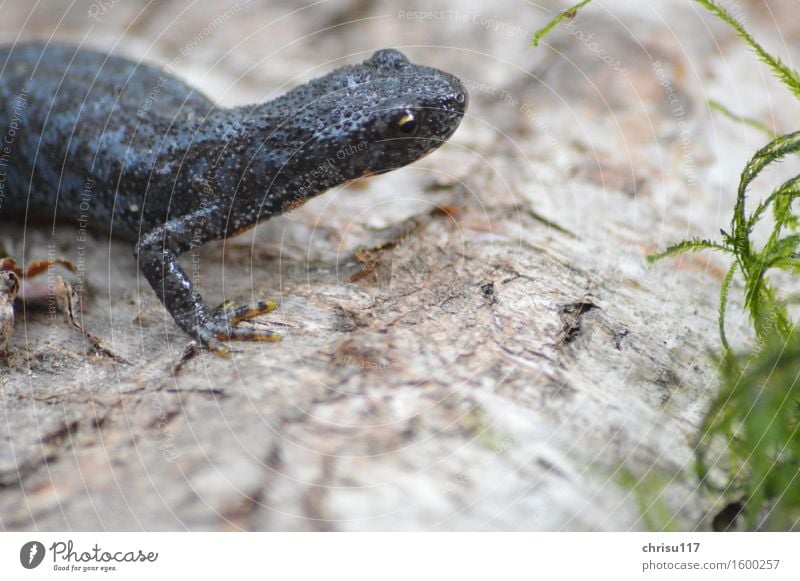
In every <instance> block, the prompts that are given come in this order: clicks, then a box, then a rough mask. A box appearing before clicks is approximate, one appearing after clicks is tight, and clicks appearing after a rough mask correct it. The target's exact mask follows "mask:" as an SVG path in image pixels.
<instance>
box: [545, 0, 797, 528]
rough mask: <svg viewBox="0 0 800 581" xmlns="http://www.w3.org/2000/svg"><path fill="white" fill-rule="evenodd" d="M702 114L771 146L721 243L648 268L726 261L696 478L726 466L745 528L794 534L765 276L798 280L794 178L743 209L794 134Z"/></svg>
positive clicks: (790, 452)
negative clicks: (744, 321)
mask: <svg viewBox="0 0 800 581" xmlns="http://www.w3.org/2000/svg"><path fill="white" fill-rule="evenodd" d="M695 1H696V2H697V3H698V4H700V5H701V6H703V7H704V8H706V9H707V10H709V11H710V12H711V13H713V14H714V15H716V16H717V17H718V18H719V19H720V20H722V21H723V22H725V23H727V24H728V25H730V26H731V27H732V28H733V30H734V31H735V32H736V34H737V35H739V36H740V37H741V38H742V39H744V41H745V42H746V43H747V44H748V45H749V47H750V48H751V49H752V50H753V52H754V53H755V54H756V55H757V56H758V58H759V59H760V60H761V61H762V62H764V63H766V65H767V66H768V67H769V68H770V69H771V71H772V72H773V74H774V75H775V77H776V78H777V79H779V80H780V81H781V82H782V83H783V84H784V85H785V86H786V88H787V89H788V90H789V91H790V92H791V93H792V94H793V95H794V96H795V97H796V98H797V99H798V100H800V75H798V73H797V72H796V71H794V70H793V69H791V68H789V67H788V66H786V65H785V64H784V63H783V62H782V61H781V60H780V59H779V58H777V57H775V56H774V55H772V54H770V53H769V52H767V51H766V50H765V49H764V48H763V47H762V46H761V44H760V43H758V42H757V41H756V39H755V38H753V36H751V35H750V33H749V32H748V31H747V30H746V29H745V28H744V26H743V25H742V24H741V23H740V22H739V21H738V20H736V19H735V18H734V17H733V16H732V15H731V14H730V13H729V12H728V11H727V10H726V9H725V8H723V7H722V6H720V5H719V4H717V3H716V2H714V1H712V0H695ZM588 3H589V0H586V1H584V2H580V3H579V4H576V5H575V6H573V7H572V8H570V9H569V10H567V11H565V12H563V13H561V14H560V15H559V16H558V17H557V18H556V19H554V20H553V21H552V22H550V23H549V24H548V25H547V26H545V27H544V28H543V29H541V30H540V31H539V32H537V33H536V35H535V37H534V44H538V42H539V41H540V40H541V38H542V37H544V36H545V35H546V34H548V33H549V32H551V31H552V30H553V28H555V26H556V25H557V24H558V23H559V22H561V21H562V20H563V19H564V18H571V17H574V15H575V14H576V12H577V10H579V9H581V8H583V7H584V6H585V5H587V4H588ZM710 106H711V107H712V108H713V109H716V110H718V111H721V112H722V113H723V114H725V115H727V116H729V117H731V118H734V119H736V120H737V121H740V122H743V123H747V124H749V125H751V126H753V127H756V128H758V129H760V130H762V131H764V132H765V133H767V135H768V136H769V138H770V139H771V141H770V142H769V143H767V144H766V145H765V146H764V147H762V148H761V149H760V150H758V151H757V152H756V153H755V154H754V155H753V156H752V157H751V158H750V161H748V163H747V165H745V167H744V169H743V170H742V172H741V176H740V179H739V187H738V188H737V191H736V205H735V208H734V212H733V216H732V218H731V224H730V228H729V229H728V230H727V231H725V230H723V231H722V232H721V240H719V241H712V240H701V239H692V240H685V241H683V242H679V243H677V244H674V245H672V246H670V247H669V248H667V249H666V250H664V251H663V252H660V253H658V254H655V255H653V256H650V257H648V260H649V261H650V262H651V263H652V262H655V261H657V260H660V259H662V258H665V257H667V256H674V255H677V254H681V253H684V252H696V251H706V250H709V251H716V252H720V253H722V254H724V255H726V256H728V257H730V259H731V264H730V267H729V269H728V273H727V275H726V277H725V279H724V281H723V283H722V286H721V288H720V305H719V333H720V341H721V344H722V365H721V370H722V371H721V387H720V391H719V393H718V394H717V396H716V397H715V399H714V401H713V402H712V405H711V406H710V409H709V411H708V413H707V415H706V417H705V421H704V422H703V428H702V433H701V435H700V437H699V441H698V446H697V450H698V452H697V473H698V475H699V477H700V478H701V482H702V483H703V484H704V485H706V486H711V483H710V478H709V475H710V469H711V467H712V466H716V465H717V464H719V463H720V462H722V461H724V462H725V472H726V476H727V478H726V482H725V485H724V487H723V488H722V491H723V492H724V493H725V494H726V495H730V496H731V497H732V499H733V500H734V501H737V502H738V501H741V502H742V503H743V505H744V515H745V518H746V521H747V523H748V525H749V527H750V528H756V527H758V528H769V529H774V530H785V529H787V528H797V527H798V526H800V434H799V433H798V425H800V387H798V378H800V333H799V332H798V331H796V330H795V325H794V322H793V321H792V319H791V317H790V315H789V311H788V305H787V299H786V298H784V297H783V296H782V294H781V293H780V291H779V289H777V288H775V287H774V286H773V284H772V282H771V280H770V278H769V274H770V273H771V272H773V271H775V270H782V271H785V272H788V273H790V274H792V275H796V274H798V273H800V234H797V230H798V226H799V225H800V217H798V214H797V213H796V212H795V210H794V207H793V206H794V202H795V200H796V199H797V198H798V197H800V175H798V176H795V177H793V178H791V179H789V180H787V181H785V182H784V183H783V184H781V185H780V186H778V187H777V188H775V189H774V190H773V191H772V192H770V193H768V194H767V195H766V196H764V197H763V200H762V201H760V202H759V203H758V204H756V205H755V207H754V208H753V209H752V210H749V209H748V205H747V198H748V195H749V194H750V187H751V185H752V184H753V181H754V180H755V178H756V177H757V176H758V175H759V174H760V173H761V172H762V171H763V170H764V169H766V168H767V167H769V166H771V165H773V164H776V163H779V162H780V161H782V160H783V159H784V158H786V157H788V156H790V155H795V154H798V153H800V131H797V132H794V133H789V134H786V135H776V134H774V132H772V131H771V130H770V129H768V128H767V127H766V126H765V125H763V124H762V123H760V122H758V121H754V120H751V119H747V118H743V117H737V116H735V115H733V114H732V113H730V111H728V110H727V109H726V108H725V107H724V106H722V105H720V104H719V103H716V102H711V103H710ZM765 221H769V222H770V224H771V230H770V234H769V237H768V239H767V241H766V242H765V243H764V244H762V245H757V244H756V243H755V241H754V240H753V239H752V238H751V233H752V232H753V229H754V228H755V226H756V225H757V224H761V223H764V222H765ZM737 276H738V277H740V278H741V279H742V282H743V283H744V306H745V308H746V309H747V312H748V314H749V316H750V322H751V324H752V326H753V331H754V333H755V337H756V345H757V347H756V348H755V349H753V350H752V351H750V352H745V353H739V354H734V353H733V352H732V350H731V347H730V345H729V343H728V340H727V337H726V334H725V315H726V311H727V302H728V295H729V292H730V289H731V286H732V283H733V281H734V278H735V277H737ZM710 450H722V456H723V457H724V458H723V457H717V458H716V459H715V460H714V462H709V461H708V459H707V458H708V457H709V455H710ZM637 486H638V484H637ZM662 516H664V515H662ZM654 528H658V527H657V526H656V527H654Z"/></svg>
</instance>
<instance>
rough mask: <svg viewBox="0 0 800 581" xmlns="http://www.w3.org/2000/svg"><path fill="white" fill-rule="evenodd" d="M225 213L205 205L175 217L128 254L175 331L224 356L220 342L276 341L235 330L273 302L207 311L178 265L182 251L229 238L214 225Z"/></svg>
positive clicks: (272, 336)
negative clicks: (181, 332)
mask: <svg viewBox="0 0 800 581" xmlns="http://www.w3.org/2000/svg"><path fill="white" fill-rule="evenodd" d="M227 214H228V213H227V212H225V211H223V210H221V209H220V208H217V207H216V206H209V207H207V208H204V209H202V210H199V211H197V212H194V213H192V214H187V215H186V216H182V217H180V218H175V219H174V220H170V221H169V222H167V223H166V224H164V225H162V226H159V227H157V228H155V229H153V230H151V231H149V232H148V233H146V234H145V235H144V236H142V237H141V238H140V239H139V242H138V243H137V244H136V248H135V250H134V254H135V256H136V258H137V260H138V264H139V270H141V272H142V274H144V276H145V278H146V279H147V281H148V282H149V283H150V286H151V287H153V290H154V291H155V293H156V295H158V298H159V299H161V302H162V303H163V304H164V307H166V309H167V311H168V312H169V314H170V315H172V317H173V318H174V319H175V322H176V323H177V324H178V326H179V327H180V328H181V329H183V330H184V331H186V332H187V333H188V334H189V335H191V336H192V337H194V338H195V339H197V340H198V341H200V343H201V344H203V345H205V346H207V347H208V348H209V349H210V350H212V351H214V352H215V353H217V354H219V355H227V354H228V353H229V350H228V348H227V347H226V346H225V345H224V344H223V343H222V341H227V340H243V341H278V340H280V335H278V334H277V333H272V332H270V331H265V330H259V329H254V328H250V327H237V326H236V325H238V324H239V323H240V322H242V321H246V320H248V319H252V318H253V317H257V316H258V315H261V314H264V313H269V312H271V311H273V310H274V309H275V307H276V305H275V303H274V302H272V301H261V302H259V303H256V304H255V305H245V306H242V307H235V306H231V305H230V304H229V303H225V304H224V305H222V306H221V307H220V308H218V309H216V310H210V309H209V308H208V307H207V306H206V304H205V302H203V297H202V296H201V295H200V293H199V292H198V291H197V289H196V288H195V287H194V284H192V281H191V280H190V279H189V277H188V276H187V275H186V272H185V271H184V270H183V268H181V266H180V264H178V256H180V255H181V254H183V253H184V252H186V251H188V250H191V249H192V248H196V247H198V246H201V245H203V244H205V243H206V242H210V241H211V240H218V239H220V238H224V237H225V236H227V235H229V234H230V233H231V232H229V231H228V228H227V227H226V225H225V224H221V223H219V222H220V220H221V219H225V218H226V217H227Z"/></svg>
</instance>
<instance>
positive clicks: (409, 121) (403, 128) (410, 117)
mask: <svg viewBox="0 0 800 581" xmlns="http://www.w3.org/2000/svg"><path fill="white" fill-rule="evenodd" d="M419 125H420V119H419V114H418V113H416V112H414V111H411V110H410V109H404V110H403V111H400V112H399V113H398V114H396V115H395V117H394V119H393V120H392V123H391V129H392V133H394V134H395V136H397V137H413V136H414V135H416V133H417V131H418V130H419Z"/></svg>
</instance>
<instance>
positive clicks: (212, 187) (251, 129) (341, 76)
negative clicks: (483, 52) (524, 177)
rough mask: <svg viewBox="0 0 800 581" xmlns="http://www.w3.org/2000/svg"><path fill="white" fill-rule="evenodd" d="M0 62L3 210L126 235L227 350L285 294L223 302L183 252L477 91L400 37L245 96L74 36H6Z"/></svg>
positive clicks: (411, 155)
mask: <svg viewBox="0 0 800 581" xmlns="http://www.w3.org/2000/svg"><path fill="white" fill-rule="evenodd" d="M0 67H2V68H1V69H0V130H3V129H8V130H9V131H7V132H6V135H5V137H6V139H5V140H4V143H2V144H0V171H2V172H4V175H3V176H2V177H3V178H4V179H3V181H2V189H0V222H2V221H7V220H15V221H32V220H33V219H39V220H41V219H45V220H48V221H50V222H55V221H58V222H73V223H76V224H78V225H79V226H81V227H89V228H91V229H94V230H101V231H108V232H110V233H111V235H112V236H114V237H116V238H120V239H124V240H129V241H130V242H131V243H132V246H133V249H134V253H135V256H136V257H137V259H138V265H139V269H140V270H141V272H142V274H143V275H144V276H145V278H146V279H147V281H148V282H149V283H150V285H151V286H152V288H153V290H154V291H155V293H156V295H158V297H159V299H161V301H162V302H163V304H164V306H165V307H166V309H167V311H168V312H169V313H170V314H171V315H172V317H173V318H174V319H175V322H176V323H177V324H178V326H179V327H181V328H182V329H183V330H184V331H185V332H187V333H188V334H189V335H191V336H192V337H194V338H195V339H197V340H199V341H200V342H201V343H203V344H204V345H206V346H208V347H210V348H211V349H212V350H214V351H217V352H219V353H226V352H227V347H226V346H225V345H224V344H223V343H222V341H225V340H229V339H243V340H276V339H277V338H278V336H277V335H275V334H274V333H271V332H267V331H262V330H256V329H252V328H249V327H237V324H238V323H239V322H241V321H242V320H247V319H249V318H252V317H255V316H257V315H259V314H262V313H264V312H268V311H270V310H272V309H273V308H274V307H275V306H274V304H273V303H268V302H262V303H259V304H257V305H253V306H249V307H244V308H239V309H238V310H237V309H236V308H231V307H230V306H227V307H224V308H220V309H219V310H217V311H212V310H211V309H209V308H208V307H207V306H206V304H205V303H204V302H203V299H202V297H201V295H200V293H199V292H198V290H197V289H196V288H195V287H194V285H193V284H192V281H191V280H190V278H189V277H188V276H187V274H186V273H185V272H184V270H183V269H182V268H181V266H180V265H179V264H178V262H177V258H178V256H179V255H181V254H182V253H184V252H187V251H188V250H191V249H193V248H196V247H198V246H201V245H203V244H205V243H206V242H209V241H212V240H218V239H222V238H226V237H228V236H232V235H234V234H236V233H239V232H242V231H244V230H247V229H249V228H251V227H252V226H254V225H255V224H257V223H259V222H261V221H263V220H266V219H268V218H270V217H272V216H276V215H279V214H281V213H283V212H286V211H289V210H292V209H294V208H296V207H298V206H299V205H302V204H303V203H304V202H305V201H306V200H308V199H309V198H312V197H314V196H317V195H319V194H321V193H323V192H325V191H326V190H328V189H330V188H332V187H335V186H338V185H340V184H343V183H346V182H348V181H350V180H353V179H356V178H359V177H363V176H366V175H374V174H380V173H384V172H387V171H391V170H393V169H397V168H400V167H403V166H405V165H408V164H410V163H412V162H414V161H416V160H417V159H419V158H421V157H423V156H424V155H426V154H428V153H430V152H431V151H433V150H434V149H436V148H438V147H439V146H440V145H442V143H444V142H445V141H446V140H447V139H448V138H449V137H450V136H451V135H452V134H453V132H454V131H455V130H456V128H457V127H458V125H459V123H460V122H461V119H462V117H463V115H464V112H465V110H466V107H467V100H468V99H467V91H466V89H465V88H464V86H463V85H462V83H461V82H460V81H459V80H458V79H457V78H456V77H454V76H453V75H450V74H448V73H445V72H442V71H440V70H437V69H434V68H430V67H425V66H419V65H415V64H412V63H410V62H409V61H408V59H407V58H406V57H405V56H404V55H403V54H402V53H400V52H398V51H396V50H392V49H386V50H381V51H378V52H376V53H374V54H373V55H372V56H371V57H370V58H369V59H367V60H365V61H364V62H363V63H361V64H357V65H348V66H344V67H341V68H339V69H336V70H334V71H332V72H331V73H328V74H327V75H325V76H323V77H320V78H317V79H315V80H312V81H310V82H308V83H306V84H304V85H301V86H298V87H297V88H295V89H292V90H291V91H289V92H288V93H286V94H284V95H283V96H281V97H278V98H276V99H274V100H272V101H268V102H266V103H263V104H257V105H250V106H240V107H233V108H226V107H221V106H218V105H216V104H214V103H213V102H212V101H211V100H210V99H209V98H208V97H206V96H205V95H203V94H202V93H200V92H199V91H198V90H197V89H194V88H193V87H191V86H189V85H188V84H186V83H184V82H183V81H181V80H179V79H178V78H176V77H174V76H172V75H170V74H169V73H168V72H166V71H165V70H164V69H161V68H159V67H156V66H153V65H149V64H142V63H136V62H133V61H131V60H128V59H125V58H122V57H119V56H114V55H107V54H103V53H100V52H95V51H91V50H87V49H78V48H76V47H74V46H70V45H60V44H54V45H44V44H20V45H16V46H13V47H10V46H9V47H4V48H0ZM9 133H13V135H12V136H11V137H12V138H11V139H10V141H11V143H8V141H9V139H8V136H9ZM3 147H6V149H3Z"/></svg>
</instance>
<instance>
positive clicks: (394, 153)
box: [273, 49, 468, 195]
mask: <svg viewBox="0 0 800 581" xmlns="http://www.w3.org/2000/svg"><path fill="white" fill-rule="evenodd" d="M467 101H468V96H467V90H466V88H465V87H464V85H463V84H462V83H461V81H460V80H459V79H458V78H456V77H455V76H453V75H451V74H448V73H445V72H443V71H440V70H438V69H434V68H431V67H425V66H419V65H415V64H412V63H411V62H409V60H408V59H407V58H406V57H405V56H404V55H403V54H402V53H400V52H399V51H396V50H393V49H385V50H379V51H378V52H376V53H374V54H373V55H372V56H371V57H370V58H369V59H367V60H365V61H364V62H363V63H361V64H359V65H350V66H345V67H342V68H339V69H336V70H334V71H332V72H330V73H328V74H327V75H325V76H323V77H320V78H318V79H315V80H313V81H311V82H310V83H307V84H305V85H302V86H300V87H297V88H295V89H293V90H292V91H290V92H289V93H287V94H286V95H284V96H283V97H281V98H280V99H278V100H276V101H274V102H273V104H274V105H275V106H276V108H277V109H284V111H285V112H286V113H287V117H285V118H284V119H283V122H282V125H283V127H284V129H285V130H291V129H292V128H293V129H295V130H297V131H298V132H303V138H302V145H300V146H299V147H297V151H296V153H295V155H293V156H292V159H291V160H290V161H288V163H287V167H286V169H290V170H291V173H292V174H294V175H301V174H307V175H308V176H309V177H311V174H314V179H310V180H306V182H307V183H314V184H315V185H314V186H312V189H313V190H314V191H310V192H308V194H310V195H315V194H317V193H321V191H324V190H325V189H327V188H328V187H332V186H334V185H337V184H339V183H342V182H345V181H347V180H351V179H355V178H358V177H362V176H365V175H372V174H377V173H384V172H387V171H391V170H393V169H397V168H399V167H402V166H404V165H408V164H410V163H412V162H414V161H416V160H418V159H419V158H421V157H423V156H424V155H426V154H428V153H430V152H431V151H433V150H435V149H436V148H438V147H439V146H441V145H442V144H443V143H444V142H445V141H446V140H447V139H448V138H449V137H450V136H451V135H452V134H453V132H455V130H456V128H457V127H458V125H459V123H460V122H461V119H462V117H463V116H464V112H465V110H466V108H467ZM289 111H291V113H289ZM315 186H318V187H315Z"/></svg>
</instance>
